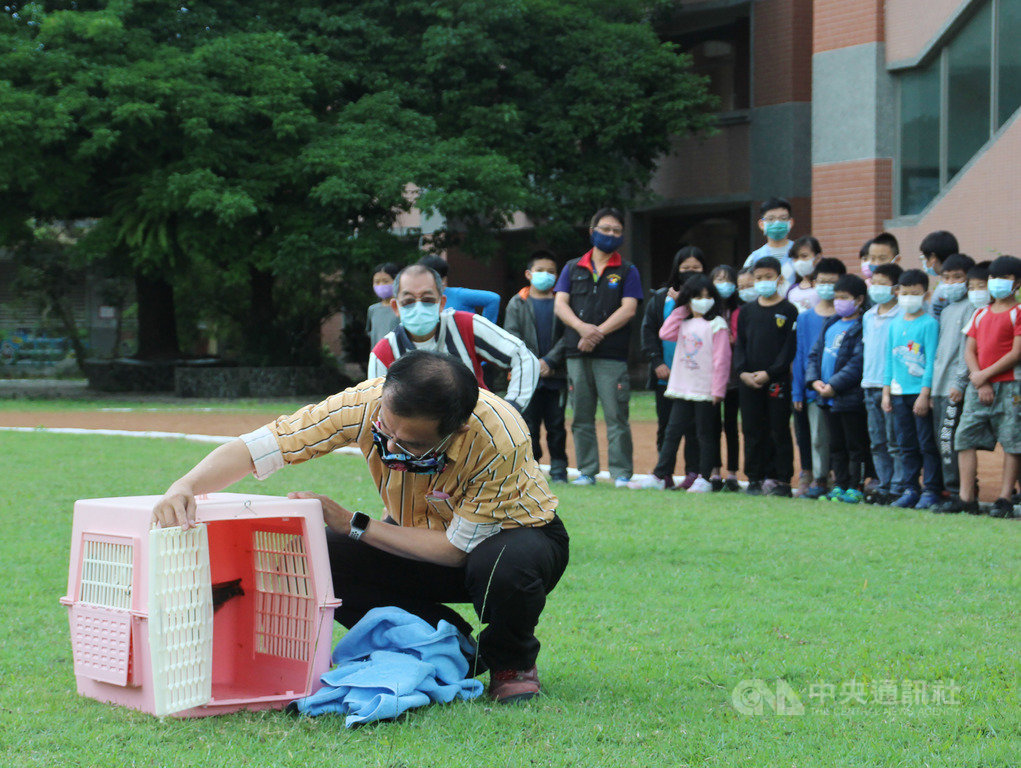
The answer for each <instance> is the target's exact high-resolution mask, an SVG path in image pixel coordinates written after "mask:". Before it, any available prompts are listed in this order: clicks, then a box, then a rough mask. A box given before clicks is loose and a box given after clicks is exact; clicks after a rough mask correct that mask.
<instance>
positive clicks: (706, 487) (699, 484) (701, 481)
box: [688, 475, 713, 493]
mask: <svg viewBox="0 0 1021 768" xmlns="http://www.w3.org/2000/svg"><path fill="white" fill-rule="evenodd" d="M712 490H713V484H712V483H710V482H709V481H708V480H706V479H705V478H704V477H702V476H701V475H699V476H698V477H696V478H695V482H693V483H692V484H691V487H690V488H689V489H688V493H712Z"/></svg>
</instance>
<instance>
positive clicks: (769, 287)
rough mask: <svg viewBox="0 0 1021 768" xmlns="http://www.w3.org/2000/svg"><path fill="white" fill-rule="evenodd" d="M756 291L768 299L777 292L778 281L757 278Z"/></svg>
mask: <svg viewBox="0 0 1021 768" xmlns="http://www.w3.org/2000/svg"><path fill="white" fill-rule="evenodd" d="M755 292H756V293H757V294H759V296H761V297H762V298H764V299H768V298H769V297H770V296H774V295H775V294H776V281H775V280H756V281H755Z"/></svg>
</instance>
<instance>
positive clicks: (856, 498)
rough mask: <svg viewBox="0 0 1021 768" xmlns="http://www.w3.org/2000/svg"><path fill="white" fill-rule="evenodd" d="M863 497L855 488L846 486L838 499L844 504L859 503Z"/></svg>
mask: <svg viewBox="0 0 1021 768" xmlns="http://www.w3.org/2000/svg"><path fill="white" fill-rule="evenodd" d="M863 498H865V494H864V493H862V492H861V491H859V490H858V489H857V488H848V489H847V490H846V491H844V492H843V493H842V494H840V499H839V500H840V501H842V502H844V503H845V504H861V502H862V499H863Z"/></svg>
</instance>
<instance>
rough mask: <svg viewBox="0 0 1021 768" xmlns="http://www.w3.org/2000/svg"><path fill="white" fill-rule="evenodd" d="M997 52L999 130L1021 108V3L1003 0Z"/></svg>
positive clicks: (999, 19) (1020, 0)
mask: <svg viewBox="0 0 1021 768" xmlns="http://www.w3.org/2000/svg"><path fill="white" fill-rule="evenodd" d="M999 14H1000V15H999V18H998V19H997V22H998V26H999V28H998V29H997V30H996V34H997V36H998V40H997V44H996V50H997V54H998V55H999V59H1000V61H999V68H1000V72H999V75H1000V89H999V90H1000V93H999V99H1000V103H999V112H1000V114H999V115H998V119H997V121H996V127H997V128H999V127H1000V126H1001V125H1003V124H1004V123H1005V122H1007V120H1009V119H1010V116H1011V115H1013V114H1014V112H1015V111H1016V110H1017V108H1018V107H1021V46H1019V45H1018V40H1021V0H1000V10H999Z"/></svg>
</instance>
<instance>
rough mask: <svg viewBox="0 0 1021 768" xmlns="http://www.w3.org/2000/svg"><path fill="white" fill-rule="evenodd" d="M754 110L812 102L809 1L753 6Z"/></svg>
mask: <svg viewBox="0 0 1021 768" xmlns="http://www.w3.org/2000/svg"><path fill="white" fill-rule="evenodd" d="M754 13H755V20H754V23H753V27H754V30H755V31H754V39H753V40H752V46H753V48H754V51H755V54H754V60H755V73H754V78H755V86H754V91H755V106H756V107H765V106H769V105H772V104H785V103H787V102H790V101H810V100H811V99H812V2H811V0H761V2H757V3H755V4H754Z"/></svg>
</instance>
